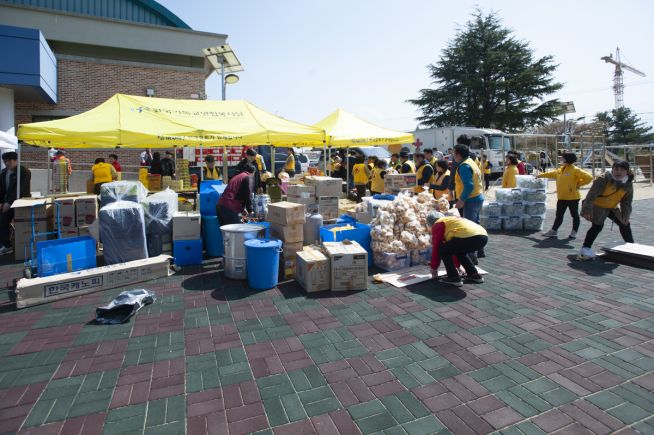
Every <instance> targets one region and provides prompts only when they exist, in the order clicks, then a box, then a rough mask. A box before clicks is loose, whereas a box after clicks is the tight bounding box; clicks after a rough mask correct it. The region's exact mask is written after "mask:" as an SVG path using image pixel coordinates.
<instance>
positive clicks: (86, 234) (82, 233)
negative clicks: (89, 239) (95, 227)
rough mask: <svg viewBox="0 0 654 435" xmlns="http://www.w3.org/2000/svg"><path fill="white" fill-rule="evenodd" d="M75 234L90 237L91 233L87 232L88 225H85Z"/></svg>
mask: <svg viewBox="0 0 654 435" xmlns="http://www.w3.org/2000/svg"><path fill="white" fill-rule="evenodd" d="M77 232H78V233H79V235H80V236H90V235H91V232H90V231H89V227H88V225H85V226H83V227H78V228H77Z"/></svg>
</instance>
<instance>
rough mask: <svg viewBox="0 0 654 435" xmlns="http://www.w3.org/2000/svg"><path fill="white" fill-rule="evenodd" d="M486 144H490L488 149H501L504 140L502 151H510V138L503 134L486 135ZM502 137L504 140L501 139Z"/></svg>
mask: <svg viewBox="0 0 654 435" xmlns="http://www.w3.org/2000/svg"><path fill="white" fill-rule="evenodd" d="M487 137H488V144H489V146H490V149H492V150H501V149H502V142H504V151H510V150H511V140H510V139H509V138H508V137H503V136H495V135H494V136H491V135H488V136H487ZM502 139H504V141H502Z"/></svg>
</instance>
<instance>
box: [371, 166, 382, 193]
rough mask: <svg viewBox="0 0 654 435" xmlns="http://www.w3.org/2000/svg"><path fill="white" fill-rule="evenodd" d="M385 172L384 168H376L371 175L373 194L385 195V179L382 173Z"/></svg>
mask: <svg viewBox="0 0 654 435" xmlns="http://www.w3.org/2000/svg"><path fill="white" fill-rule="evenodd" d="M382 172H384V169H382V168H374V169H373V170H372V174H371V175H370V190H371V191H373V192H379V193H384V179H383V178H382V177H381V173H382Z"/></svg>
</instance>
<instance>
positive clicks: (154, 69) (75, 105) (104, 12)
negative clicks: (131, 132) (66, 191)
mask: <svg viewBox="0 0 654 435" xmlns="http://www.w3.org/2000/svg"><path fill="white" fill-rule="evenodd" d="M226 38H227V36H226V35H222V34H214V33H207V32H198V31H195V30H192V29H191V28H190V27H189V26H188V25H187V24H186V23H184V22H183V21H182V20H180V19H179V18H178V17H177V16H175V15H174V14H173V13H172V12H171V11H169V10H168V9H166V8H164V7H163V6H161V5H160V4H158V3H157V2H156V1H152V0H98V1H90V2H70V1H65V0H48V1H46V0H0V40H2V41H3V42H4V41H5V40H6V41H9V42H10V43H11V42H12V41H13V42H15V43H16V46H15V48H12V46H11V45H9V48H8V49H7V50H8V51H9V52H10V53H11V51H12V50H13V54H15V55H16V56H18V59H19V63H20V60H21V56H22V57H25V56H24V54H25V52H26V51H28V52H29V51H32V52H33V53H32V55H33V56H36V58H37V61H36V62H30V61H31V59H26V60H25V62H26V64H25V65H23V66H22V67H21V65H16V64H15V63H16V62H15V60H14V61H12V62H9V61H8V60H7V59H8V58H12V57H13V56H3V57H4V59H5V60H4V61H2V60H0V110H2V111H3V116H0V129H2V130H5V131H10V132H11V129H12V128H13V127H15V126H17V125H18V124H22V123H29V122H38V121H46V120H52V119H59V118H64V117H67V116H71V115H76V114H79V113H81V112H84V111H86V110H89V109H92V108H93V107H96V106H97V105H99V104H101V103H102V102H104V101H105V100H107V99H108V98H109V97H111V96H112V95H114V94H116V93H124V94H132V95H151V96H152V95H153V96H156V97H165V98H183V99H193V98H198V99H201V98H205V79H206V78H207V77H208V75H209V74H211V72H212V71H213V68H212V66H211V65H210V64H209V62H208V61H207V60H206V59H205V58H204V55H203V53H202V49H203V48H208V47H215V46H218V45H222V44H224V43H225V42H226ZM28 40H31V41H36V42H35V44H32V45H30V46H29V49H26V47H27V46H26V45H25V41H28ZM39 43H40V47H39ZM3 45H4V44H3ZM2 50H5V49H4V48H3V49H2ZM48 50H49V51H50V53H48ZM28 54H29V53H28ZM14 59H16V57H14ZM34 63H36V64H37V65H36V70H35V71H30V68H32V69H34V66H35V65H34ZM26 70H27V71H29V74H28V75H31V76H33V77H32V80H31V81H28V80H26V79H25V78H24V77H23V76H25V74H24V72H25V71H26ZM5 72H8V73H9V74H4V73H5ZM12 72H13V73H14V74H11V73H12ZM11 100H13V101H11ZM10 102H11V103H12V104H11V105H12V106H13V107H12V108H11V110H12V111H13V113H11V114H9V115H10V116H7V112H8V111H9V110H10V109H9V107H8V106H9V103H10ZM12 118H13V123H11V125H8V122H9V121H7V119H12ZM2 120H4V121H2ZM3 123H4V124H5V125H2V124H3ZM22 149H23V153H22V160H23V161H24V162H25V163H26V164H27V165H28V166H30V167H32V168H45V165H46V162H47V159H48V157H47V150H46V149H43V148H36V147H30V146H23V147H22ZM141 151H142V150H124V149H119V150H115V151H110V150H106V149H105V150H69V151H68V152H67V154H68V155H69V157H70V158H71V160H72V162H73V167H74V168H79V169H89V168H90V165H91V164H92V162H93V160H94V159H95V158H96V157H106V156H107V155H108V154H109V153H112V152H113V153H115V154H118V156H119V161H120V162H121V164H122V165H123V168H124V169H123V170H124V171H129V172H131V171H135V170H136V166H137V165H138V161H139V159H138V155H139V154H140V152H141ZM162 152H163V151H162Z"/></svg>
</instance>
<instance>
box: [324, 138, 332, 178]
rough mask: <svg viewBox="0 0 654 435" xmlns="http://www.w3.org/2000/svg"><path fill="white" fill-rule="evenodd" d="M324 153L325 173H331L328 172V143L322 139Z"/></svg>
mask: <svg viewBox="0 0 654 435" xmlns="http://www.w3.org/2000/svg"><path fill="white" fill-rule="evenodd" d="M322 155H323V159H322V166H323V170H324V173H325V175H331V174H328V173H327V143H326V142H325V141H322Z"/></svg>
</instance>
